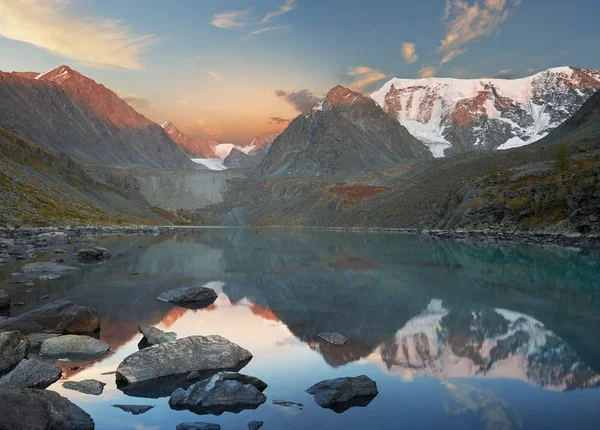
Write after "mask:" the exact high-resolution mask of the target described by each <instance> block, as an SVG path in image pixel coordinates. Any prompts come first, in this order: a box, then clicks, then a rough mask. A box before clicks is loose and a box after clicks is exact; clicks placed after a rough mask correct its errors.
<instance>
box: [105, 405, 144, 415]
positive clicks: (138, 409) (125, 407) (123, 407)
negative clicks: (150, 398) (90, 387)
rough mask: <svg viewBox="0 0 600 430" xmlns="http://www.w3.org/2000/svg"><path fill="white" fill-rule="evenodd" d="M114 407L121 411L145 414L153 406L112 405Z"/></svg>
mask: <svg viewBox="0 0 600 430" xmlns="http://www.w3.org/2000/svg"><path fill="white" fill-rule="evenodd" d="M113 407H115V408H119V409H121V410H122V411H125V412H129V413H130V414H133V415H140V414H145V413H146V412H148V411H149V410H150V409H152V408H154V405H113Z"/></svg>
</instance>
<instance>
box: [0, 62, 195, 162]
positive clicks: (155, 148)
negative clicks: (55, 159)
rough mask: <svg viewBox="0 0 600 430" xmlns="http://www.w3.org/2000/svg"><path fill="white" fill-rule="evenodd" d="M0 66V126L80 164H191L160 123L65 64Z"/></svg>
mask: <svg viewBox="0 0 600 430" xmlns="http://www.w3.org/2000/svg"><path fill="white" fill-rule="evenodd" d="M31 76H32V74H31V73H4V72H0V127H3V128H5V129H6V130H9V131H11V132H14V133H15V134H17V135H19V136H22V137H24V138H25V139H28V140H31V141H34V142H36V143H38V144H40V145H42V146H44V147H46V148H49V149H55V150H58V151H61V152H62V153H64V154H66V155H67V156H69V157H71V158H73V159H75V160H78V161H80V162H82V163H85V164H93V165H142V166H148V167H153V168H159V169H181V168H188V167H189V168H191V167H193V164H192V163H191V162H190V161H189V160H188V157H187V156H186V155H185V153H184V152H183V151H181V150H180V149H179V148H178V147H177V145H175V144H174V143H173V141H172V140H171V139H170V138H169V137H168V136H167V135H166V133H165V132H164V131H163V129H162V128H161V127H160V126H159V125H157V124H155V123H153V122H152V121H150V120H148V119H147V118H145V117H144V116H143V115H140V114H138V113H137V112H136V111H135V110H134V109H133V108H131V107H130V106H129V105H128V104H127V103H125V102H124V101H123V100H121V99H120V98H119V97H118V96H117V95H116V94H115V93H114V92H112V91H111V90H109V89H108V88H106V87H104V86H103V85H101V84H98V83H96V82H95V81H93V80H91V79H89V78H87V77H85V76H83V75H81V74H80V73H78V72H76V71H74V70H72V69H70V68H69V67H67V66H60V67H57V68H56V69H54V70H51V71H49V72H46V73H43V74H41V75H38V76H36V77H35V78H32V77H31Z"/></svg>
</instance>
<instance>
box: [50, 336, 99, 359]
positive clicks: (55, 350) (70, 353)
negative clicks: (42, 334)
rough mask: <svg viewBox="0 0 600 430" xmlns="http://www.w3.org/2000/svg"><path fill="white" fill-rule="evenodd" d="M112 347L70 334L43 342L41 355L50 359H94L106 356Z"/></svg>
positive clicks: (91, 338) (92, 339)
mask: <svg viewBox="0 0 600 430" xmlns="http://www.w3.org/2000/svg"><path fill="white" fill-rule="evenodd" d="M109 349H110V345H109V344H108V343H106V342H103V341H101V340H98V339H96V338H93V337H90V336H81V335H75V334H68V335H65V336H58V337H53V338H50V339H46V340H45V341H43V342H42V346H41V348H40V354H42V355H45V356H49V357H57V358H58V357H60V358H63V357H72V358H83V357H85V358H92V357H99V356H101V355H103V354H106V353H107V352H108V350H109Z"/></svg>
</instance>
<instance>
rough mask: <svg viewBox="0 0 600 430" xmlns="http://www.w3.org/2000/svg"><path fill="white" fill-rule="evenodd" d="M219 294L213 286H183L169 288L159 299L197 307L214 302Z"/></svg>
mask: <svg viewBox="0 0 600 430" xmlns="http://www.w3.org/2000/svg"><path fill="white" fill-rule="evenodd" d="M217 296H218V294H217V293H216V292H215V290H213V289H212V288H205V287H182V288H175V289H173V290H169V291H167V292H164V293H162V294H161V295H160V296H158V297H157V299H158V300H162V301H164V302H170V303H173V304H176V305H180V306H184V307H191V308H195V309H200V308H204V307H206V306H209V305H211V304H213V303H214V301H215V300H216V299H217Z"/></svg>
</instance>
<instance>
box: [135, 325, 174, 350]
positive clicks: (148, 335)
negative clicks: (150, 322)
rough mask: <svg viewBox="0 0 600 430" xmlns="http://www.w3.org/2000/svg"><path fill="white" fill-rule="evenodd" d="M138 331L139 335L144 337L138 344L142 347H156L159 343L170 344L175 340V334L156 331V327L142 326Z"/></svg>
mask: <svg viewBox="0 0 600 430" xmlns="http://www.w3.org/2000/svg"><path fill="white" fill-rule="evenodd" d="M138 329H139V330H140V333H142V334H143V335H144V338H143V339H142V342H140V344H142V345H144V346H146V345H147V346H152V345H158V344H160V343H165V342H172V341H174V340H175V339H177V334H176V333H173V332H165V331H162V330H159V329H157V328H156V327H152V326H147V325H142V326H139V327H138Z"/></svg>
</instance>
